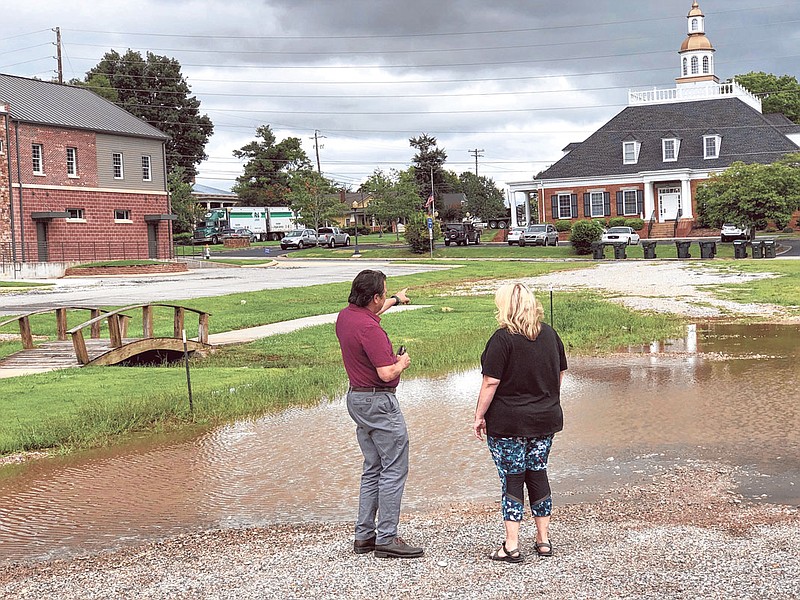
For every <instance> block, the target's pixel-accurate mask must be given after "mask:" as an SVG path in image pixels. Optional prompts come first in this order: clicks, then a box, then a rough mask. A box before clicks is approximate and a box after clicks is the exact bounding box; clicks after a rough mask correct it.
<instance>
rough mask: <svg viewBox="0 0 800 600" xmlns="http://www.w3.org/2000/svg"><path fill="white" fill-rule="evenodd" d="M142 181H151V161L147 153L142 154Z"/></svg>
mask: <svg viewBox="0 0 800 600" xmlns="http://www.w3.org/2000/svg"><path fill="white" fill-rule="evenodd" d="M142 181H153V161H152V160H151V159H150V155H149V154H143V155H142Z"/></svg>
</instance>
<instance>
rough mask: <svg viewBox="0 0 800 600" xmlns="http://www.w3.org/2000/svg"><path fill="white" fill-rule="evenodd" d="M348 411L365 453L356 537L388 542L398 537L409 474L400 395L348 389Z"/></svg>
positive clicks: (404, 422)
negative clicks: (402, 501) (398, 398)
mask: <svg viewBox="0 0 800 600" xmlns="http://www.w3.org/2000/svg"><path fill="white" fill-rule="evenodd" d="M347 412H348V413H350V417H351V418H352V419H353V421H355V423H356V437H357V438H358V445H359V446H360V447H361V453H362V454H363V455H364V468H363V471H362V474H361V491H360V493H359V497H358V519H357V520H356V534H355V537H356V539H357V540H366V539H369V538H371V537H372V536H373V535H374V536H376V540H375V543H376V544H388V543H390V542H391V541H392V540H394V538H395V537H396V536H397V523H398V521H399V520H400V502H401V500H402V498H403V489H404V488H405V485H406V477H408V431H407V430H406V421H405V419H404V418H403V413H401V412H400V405H399V403H398V402H397V397H396V396H395V395H394V394H389V393H385V392H377V393H375V392H353V391H351V392H348V393H347ZM376 517H377V521H376Z"/></svg>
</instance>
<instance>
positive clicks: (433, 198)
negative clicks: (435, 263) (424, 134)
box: [428, 165, 436, 260]
mask: <svg viewBox="0 0 800 600" xmlns="http://www.w3.org/2000/svg"><path fill="white" fill-rule="evenodd" d="M435 213H436V194H435V193H434V187H433V165H431V219H433V215H434V214H435ZM428 240H429V241H430V247H431V260H433V227H431V229H430V232H429V235H428Z"/></svg>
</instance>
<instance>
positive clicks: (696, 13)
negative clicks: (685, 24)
mask: <svg viewBox="0 0 800 600" xmlns="http://www.w3.org/2000/svg"><path fill="white" fill-rule="evenodd" d="M689 16H690V17H703V16H705V15H703V11H702V10H700V5H699V4H698V3H697V0H695V1H694V2H692V10H690V11H689Z"/></svg>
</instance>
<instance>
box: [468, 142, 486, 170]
mask: <svg viewBox="0 0 800 600" xmlns="http://www.w3.org/2000/svg"><path fill="white" fill-rule="evenodd" d="M469 153H470V154H472V155H473V156H474V157H475V177H477V176H478V157H479V156H483V149H480V150H478V149H477V148H475V150H470V151H469Z"/></svg>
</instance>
